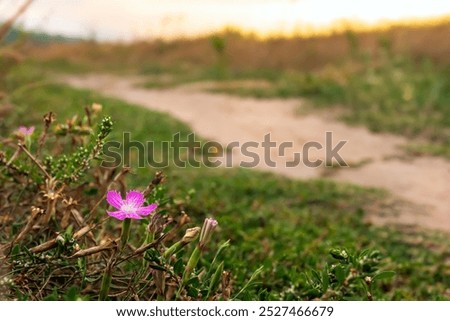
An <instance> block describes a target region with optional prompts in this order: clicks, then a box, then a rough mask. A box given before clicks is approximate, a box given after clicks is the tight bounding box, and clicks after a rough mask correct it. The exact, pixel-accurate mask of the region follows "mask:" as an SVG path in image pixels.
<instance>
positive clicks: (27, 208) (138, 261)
mask: <svg viewBox="0 0 450 321" xmlns="http://www.w3.org/2000/svg"><path fill="white" fill-rule="evenodd" d="M101 111H102V107H101V105H99V104H93V105H91V106H88V107H86V108H85V115H84V117H81V118H79V117H77V116H75V117H73V118H71V119H69V120H67V121H65V122H62V123H58V122H57V119H56V115H55V114H54V113H48V114H46V115H45V116H44V118H43V125H42V126H36V127H34V126H31V127H25V126H20V127H19V128H18V129H17V130H15V131H13V132H11V136H10V137H6V138H1V139H0V182H1V185H0V211H1V213H5V215H2V218H1V220H0V228H1V229H2V231H4V232H5V233H3V232H2V234H1V237H2V238H1V239H0V266H1V267H2V268H1V269H0V278H8V280H9V281H8V282H6V283H5V282H4V283H3V284H2V293H5V297H4V299H10V298H17V297H18V298H19V299H26V300H43V299H67V293H69V292H70V293H71V299H91V300H92V299H99V300H131V299H133V300H152V299H159V300H163V299H167V300H172V299H178V300H206V299H208V300H212V299H229V298H230V295H231V281H230V280H231V277H230V274H229V273H228V272H226V271H225V270H224V262H221V261H220V253H221V252H222V251H223V250H224V249H225V248H226V247H227V246H228V242H225V243H224V244H222V245H221V246H219V250H218V252H217V254H216V256H215V259H214V260H213V261H212V262H210V263H207V262H202V264H199V258H200V256H201V254H203V253H206V252H209V249H210V248H212V246H213V244H216V243H215V242H212V240H213V232H214V230H215V229H216V227H217V226H218V223H217V221H215V220H213V219H210V218H207V219H206V220H205V221H204V225H203V228H200V227H196V226H192V225H191V218H190V217H189V216H188V214H186V213H185V212H184V211H183V209H182V208H183V206H182V204H180V203H179V202H178V203H177V204H176V205H175V202H174V201H173V200H172V199H171V198H170V197H168V196H166V194H165V189H164V187H163V185H162V183H163V181H164V175H163V174H162V173H161V172H157V173H155V176H154V177H153V178H151V179H150V183H149V185H148V186H147V187H146V188H145V189H143V190H142V191H139V190H128V188H127V181H126V177H127V174H128V173H129V172H130V169H128V168H123V169H121V170H120V169H117V168H103V167H100V166H99V162H98V160H100V159H101V156H102V154H101V153H102V146H103V144H104V143H105V141H106V139H107V137H108V135H109V133H110V132H111V130H112V126H113V123H112V120H111V119H110V118H109V117H101ZM97 118H99V120H98V119H97ZM96 122H98V125H97V126H95V123H96ZM122 195H124V196H122ZM180 206H181V207H180ZM209 245H211V246H209Z"/></svg>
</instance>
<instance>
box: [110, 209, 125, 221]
mask: <svg viewBox="0 0 450 321" xmlns="http://www.w3.org/2000/svg"><path fill="white" fill-rule="evenodd" d="M106 213H108V215H109V216H111V217H114V218H117V219H118V220H121V221H123V220H124V219H126V218H127V213H125V212H124V211H116V212H110V211H106Z"/></svg>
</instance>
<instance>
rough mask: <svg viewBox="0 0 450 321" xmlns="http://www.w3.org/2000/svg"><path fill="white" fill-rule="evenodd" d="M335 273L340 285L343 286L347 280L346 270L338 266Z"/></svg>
mask: <svg viewBox="0 0 450 321" xmlns="http://www.w3.org/2000/svg"><path fill="white" fill-rule="evenodd" d="M334 273H335V275H336V279H337V280H338V283H339V285H341V284H342V283H344V280H345V271H344V268H343V267H342V266H341V265H337V266H336V268H335V270H334Z"/></svg>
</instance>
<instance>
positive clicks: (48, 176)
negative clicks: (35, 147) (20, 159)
mask: <svg viewBox="0 0 450 321" xmlns="http://www.w3.org/2000/svg"><path fill="white" fill-rule="evenodd" d="M18 145H19V147H20V148H21V149H22V150H23V151H24V152H25V154H27V156H28V157H29V158H30V159H31V160H32V161H33V163H35V164H36V165H37V167H39V169H40V170H41V171H42V172H43V173H44V175H45V176H46V177H47V178H48V179H51V178H52V177H51V176H50V174H49V173H47V171H46V170H45V168H44V166H42V164H41V163H39V161H38V160H37V159H36V158H35V157H34V156H33V155H31V153H30V152H29V151H28V149H27V148H26V147H25V145H23V144H21V143H19V144H18Z"/></svg>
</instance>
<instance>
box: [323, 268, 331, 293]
mask: <svg viewBox="0 0 450 321" xmlns="http://www.w3.org/2000/svg"><path fill="white" fill-rule="evenodd" d="M329 284H330V280H329V277H328V266H325V268H324V269H323V271H322V288H323V292H324V293H325V292H327V290H328V286H329Z"/></svg>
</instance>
